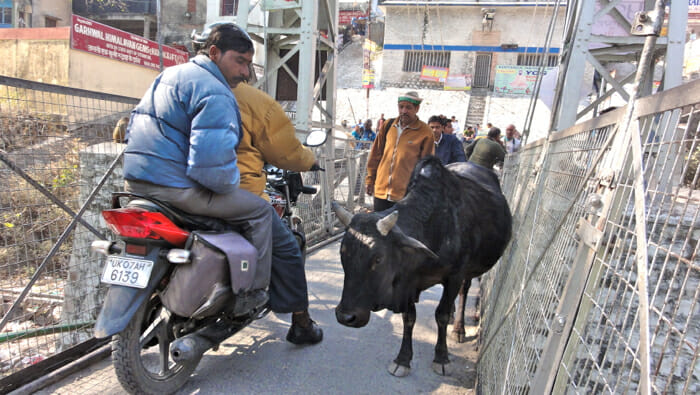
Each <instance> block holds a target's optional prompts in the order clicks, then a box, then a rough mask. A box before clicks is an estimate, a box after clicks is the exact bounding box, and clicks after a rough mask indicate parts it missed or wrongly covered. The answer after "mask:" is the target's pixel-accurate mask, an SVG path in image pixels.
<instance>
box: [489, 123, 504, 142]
mask: <svg viewBox="0 0 700 395" xmlns="http://www.w3.org/2000/svg"><path fill="white" fill-rule="evenodd" d="M500 136H501V129H499V128H497V127H495V126H494V127H492V128H491V129H489V134H488V137H489V138H492V139H497V138H499V137H500Z"/></svg>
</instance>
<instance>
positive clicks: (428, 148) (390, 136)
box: [365, 92, 435, 211]
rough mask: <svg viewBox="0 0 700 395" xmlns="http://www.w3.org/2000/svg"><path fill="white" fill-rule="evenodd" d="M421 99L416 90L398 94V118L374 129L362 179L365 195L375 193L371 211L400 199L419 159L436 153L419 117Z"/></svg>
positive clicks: (388, 206)
mask: <svg viewBox="0 0 700 395" xmlns="http://www.w3.org/2000/svg"><path fill="white" fill-rule="evenodd" d="M422 101H423V99H421V98H420V97H418V93H416V92H407V93H406V94H404V95H401V96H399V116H398V118H396V119H394V120H393V121H392V122H390V123H387V125H386V126H385V127H384V128H383V129H382V130H377V138H376V140H374V144H372V149H371V151H370V153H369V159H368V160H367V178H366V180H365V184H366V185H367V194H368V195H370V196H372V195H374V211H383V210H386V209H388V208H390V207H392V206H393V205H394V204H395V203H396V202H397V201H399V200H401V198H403V197H404V195H405V194H406V187H407V186H408V181H409V179H410V178H411V172H413V168H414V167H415V166H416V163H417V162H418V160H419V159H421V158H423V157H425V156H428V155H433V154H434V153H435V137H434V136H433V131H432V130H431V129H430V127H429V126H428V125H427V124H426V123H425V122H423V121H421V120H420V119H418V115H417V113H418V110H419V109H420V103H421V102H422Z"/></svg>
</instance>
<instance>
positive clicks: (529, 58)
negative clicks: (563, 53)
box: [518, 53, 559, 67]
mask: <svg viewBox="0 0 700 395" xmlns="http://www.w3.org/2000/svg"><path fill="white" fill-rule="evenodd" d="M541 59H542V54H536V53H530V54H522V55H518V66H539V65H540V62H541V61H542V60H541ZM545 62H546V66H547V67H556V66H557V65H558V64H559V55H547V59H546V61H545Z"/></svg>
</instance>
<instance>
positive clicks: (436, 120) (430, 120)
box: [428, 115, 445, 126]
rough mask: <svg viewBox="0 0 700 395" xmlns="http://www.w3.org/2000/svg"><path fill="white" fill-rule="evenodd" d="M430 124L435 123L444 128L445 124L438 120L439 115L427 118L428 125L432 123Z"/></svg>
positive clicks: (440, 119)
mask: <svg viewBox="0 0 700 395" xmlns="http://www.w3.org/2000/svg"><path fill="white" fill-rule="evenodd" d="M432 122H437V123H439V124H440V125H442V126H445V123H444V122H442V118H440V116H439V115H433V116H431V117H430V118H428V123H432Z"/></svg>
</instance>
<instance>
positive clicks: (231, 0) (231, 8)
mask: <svg viewBox="0 0 700 395" xmlns="http://www.w3.org/2000/svg"><path fill="white" fill-rule="evenodd" d="M236 12H238V0H221V16H233V15H236Z"/></svg>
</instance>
